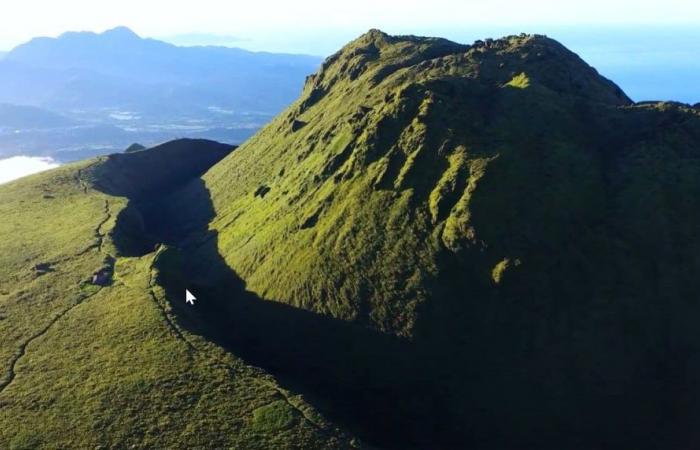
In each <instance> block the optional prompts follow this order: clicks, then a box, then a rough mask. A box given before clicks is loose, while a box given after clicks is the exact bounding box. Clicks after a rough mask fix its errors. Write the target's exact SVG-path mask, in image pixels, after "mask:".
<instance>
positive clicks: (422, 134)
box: [182, 31, 700, 448]
mask: <svg viewBox="0 0 700 450" xmlns="http://www.w3.org/2000/svg"><path fill="white" fill-rule="evenodd" d="M203 179H204V182H205V188H206V190H207V191H208V192H209V193H210V196H211V200H212V202H213V208H214V210H215V214H214V215H213V220H212V221H211V223H210V225H209V227H210V230H209V232H210V233H211V234H214V235H216V248H217V253H218V254H219V255H221V257H222V258H223V259H224V260H225V262H226V265H227V266H228V267H229V268H230V269H232V270H233V272H235V273H236V274H237V275H238V276H239V277H240V278H241V279H242V281H243V282H244V283H245V286H246V288H247V289H248V290H250V291H251V292H253V293H254V294H255V295H257V296H258V297H260V298H262V299H266V300H273V301H277V302H281V303H284V304H287V305H291V306H293V307H296V308H303V309H306V310H309V311H312V312H314V313H316V314H318V315H321V316H324V317H330V318H335V319H340V320H343V321H349V322H353V323H357V324H361V325H363V326H366V327H368V328H370V329H373V330H377V331H379V332H382V333H387V334H391V335H395V336H399V337H401V338H402V339H404V340H405V342H407V343H409V344H407V345H411V346H414V353H413V356H414V359H415V360H416V361H418V362H416V363H415V364H414V366H413V370H412V371H409V373H411V374H412V375H411V376H405V375H404V376H403V377H402V376H400V375H399V376H397V377H396V378H395V381H393V382H386V383H380V384H381V386H382V389H386V391H388V392H393V394H392V395H394V396H395V397H396V398H397V399H399V400H397V401H396V403H397V404H398V405H399V406H398V407H397V408H398V410H399V411H401V412H400V413H399V414H404V415H405V416H406V417H408V416H410V415H411V414H414V413H415V411H416V410H417V409H419V410H420V409H424V410H429V411H430V412H429V413H425V414H423V415H422V416H420V417H421V419H420V420H416V422H418V423H421V424H422V427H414V426H410V425H407V426H405V427H404V428H405V429H406V431H405V433H403V434H402V436H403V437H407V439H408V440H409V441H411V439H413V441H412V442H414V443H415V442H422V445H428V444H427V443H428V442H433V445H435V442H440V443H441V444H440V445H444V446H447V447H449V446H451V445H456V444H455V442H460V443H461V444H460V445H467V444H466V443H468V442H472V443H473V444H474V445H476V448H481V447H488V448H491V447H493V448H509V446H515V447H519V448H522V447H527V448H547V447H552V448H554V447H556V446H557V445H559V446H560V448H562V447H563V448H590V447H599V446H600V445H601V442H603V441H604V442H605V445H609V446H611V447H614V446H615V445H617V446H618V447H619V446H622V447H624V446H628V444H629V443H630V442H634V443H644V444H645V445H646V444H649V443H654V445H660V444H659V443H661V442H663V443H665V444H668V443H669V442H672V444H669V445H671V446H674V445H684V444H685V442H684V441H683V440H684V439H689V438H690V435H691V433H690V426H689V423H690V422H692V419H691V418H697V417H698V416H697V414H698V410H697V408H695V409H694V408H693V407H692V405H693V404H697V403H698V399H700V396H699V395H698V394H700V392H699V391H698V389H697V385H696V384H694V382H690V381H688V380H689V379H688V378H686V377H687V376H688V374H689V373H692V374H694V375H693V376H692V377H691V378H697V376H696V375H698V374H699V372H698V371H699V370H700V369H698V364H697V360H696V357H695V356H694V355H695V354H696V351H697V350H700V339H698V337H697V336H698V335H697V333H696V332H695V331H694V327H693V326H692V325H691V324H692V323H693V322H694V321H695V320H700V307H699V306H698V303H697V301H696V300H697V298H698V293H700V285H698V277H697V276H696V275H697V274H698V273H700V261H699V260H698V255H700V239H699V237H698V234H697V230H698V229H700V217H699V216H698V214H699V211H700V115H698V112H697V110H696V109H693V108H691V107H688V106H686V105H678V104H656V103H650V104H638V105H637V104H633V103H632V102H631V101H630V100H629V99H628V98H627V97H626V95H625V94H624V93H623V92H622V91H621V90H620V89H619V88H618V87H617V86H616V85H615V84H614V83H612V82H610V81H609V80H607V79H605V78H603V77H601V76H600V75H599V74H598V73H597V72H596V71H595V70H594V69H593V68H591V67H590V66H588V65H587V64H586V63H585V62H583V61H582V60H581V59H580V58H578V56H576V55H575V54H573V53H571V52H570V51H568V50H567V49H565V48H564V47H563V46H561V45H560V44H559V43H557V42H555V41H553V40H551V39H548V38H546V37H543V36H525V35H523V36H511V37H508V38H504V39H499V40H490V41H486V42H480V43H476V44H475V45H472V46H464V45H459V44H455V43H451V42H449V41H445V40H441V39H433V38H418V37H412V36H398V37H392V36H388V35H386V34H383V33H381V32H378V31H371V32H370V33H367V34H366V35H363V36H362V37H360V38H359V39H357V40H355V41H353V42H352V43H350V44H349V45H348V46H346V47H345V48H343V49H342V50H341V51H339V52H338V53H337V54H335V55H333V56H332V57H330V58H329V59H328V60H327V61H326V62H325V63H324V65H323V66H322V68H321V70H320V71H319V72H318V73H317V74H315V75H314V76H312V77H310V78H309V79H308V82H307V84H306V87H305V90H304V92H303V94H302V96H301V97H300V99H299V100H298V101H297V102H296V103H295V104H293V105H292V106H291V107H290V108H289V109H288V110H287V111H286V112H285V113H283V114H281V115H280V116H279V117H277V118H276V119H275V120H273V121H272V123H271V124H269V125H268V126H267V127H266V128H264V129H263V130H262V131H261V132H259V133H258V134H257V135H256V136H254V137H253V138H252V139H250V140H249V141H248V142H246V143H245V144H244V145H243V146H241V148H240V149H239V150H237V151H236V152H235V153H233V154H231V155H229V156H228V157H227V158H226V159H224V160H223V161H222V162H221V163H219V164H217V165H216V166H214V167H213V168H212V169H211V170H210V171H209V172H208V173H207V174H206V175H205V176H204V177H203ZM193 190H201V186H200V185H199V184H198V185H197V186H195V187H194V188H193ZM193 195H194V194H193ZM183 198H185V199H186V198H189V197H188V196H187V195H185V196H184V197H183ZM184 203H185V202H182V204H183V205H184ZM205 253H211V251H210V249H207V250H206V251H203V252H202V254H205ZM361 359H362V358H358V359H357V360H356V361H355V362H356V365H357V366H358V367H359V366H361V365H362V360H361ZM408 359H410V358H408ZM372 361H374V360H372ZM364 362H367V361H364ZM367 370H368V371H372V370H374V372H373V373H374V378H373V377H372V376H370V377H369V378H370V381H367V380H365V381H358V385H359V386H362V385H363V383H365V384H364V385H372V382H371V380H374V381H376V380H378V379H382V375H380V373H381V372H382V370H383V371H384V373H385V374H392V375H397V374H396V373H394V372H393V371H392V369H390V368H388V367H383V368H382V367H373V368H367ZM331 372H332V370H331ZM426 373H427V375H426ZM387 378H388V379H392V377H390V376H388V375H387ZM426 379H429V380H430V381H426ZM425 386H428V389H429V390H430V389H433V391H432V392H433V396H432V399H433V400H434V399H439V400H437V403H438V404H441V405H442V407H441V408H440V411H441V413H440V414H437V415H435V414H433V412H434V411H435V410H434V409H430V408H432V407H434V405H432V406H429V404H430V403H429V401H426V399H425V398H420V399H419V397H420V396H417V395H416V392H417V387H421V388H422V387H425ZM311 388H312V389H313V387H311ZM689 394H690V395H691V397H692V400H691V399H690V398H689V397H688V395H689ZM368 405H371V402H369V403H368ZM408 423H412V422H408ZM397 428H401V427H397ZM434 430H438V431H434ZM398 435H401V433H399V432H397V433H395V434H394V436H398ZM384 438H385V439H387V441H389V442H390V441H391V438H387V437H386V436H384ZM435 439H437V441H436V440H435ZM470 439H472V440H473V441H470ZM674 439H675V440H676V441H674ZM418 446H420V445H418ZM543 446H544V447H543Z"/></svg>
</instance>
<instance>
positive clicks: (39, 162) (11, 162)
mask: <svg viewBox="0 0 700 450" xmlns="http://www.w3.org/2000/svg"><path fill="white" fill-rule="evenodd" d="M58 166H59V164H58V163H57V162H56V161H54V160H53V159H51V158H35V157H29V156H13V157H12V158H7V159H0V184H2V183H7V182H8V181H12V180H16V179H17V178H21V177H24V176H27V175H31V174H33V173H38V172H43V171H44V170H48V169H53V168H54V167H58Z"/></svg>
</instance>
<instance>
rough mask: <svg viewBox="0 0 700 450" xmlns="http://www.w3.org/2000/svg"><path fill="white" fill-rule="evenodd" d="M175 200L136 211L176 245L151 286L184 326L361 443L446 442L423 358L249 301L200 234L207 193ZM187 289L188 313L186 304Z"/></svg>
mask: <svg viewBox="0 0 700 450" xmlns="http://www.w3.org/2000/svg"><path fill="white" fill-rule="evenodd" d="M181 195H182V196H184V198H185V199H186V201H185V202H183V197H180V198H179V199H178V202H177V204H178V208H177V209H173V208H172V206H171V205H168V204H167V202H165V203H154V204H152V205H150V207H148V208H147V209H144V210H143V211H144V215H143V217H144V223H145V224H146V227H147V228H148V230H149V233H150V234H151V235H157V236H156V237H160V238H162V239H161V241H162V242H166V243H169V244H170V245H177V248H170V249H168V250H166V251H165V252H164V253H163V254H161V256H160V257H159V259H158V269H159V271H160V276H159V278H158V282H159V284H161V285H162V286H164V288H165V289H166V293H167V296H168V299H169V301H170V303H171V305H172V307H173V311H174V312H175V314H176V315H177V319H178V322H179V324H180V325H181V326H183V327H184V328H186V329H188V330H190V331H191V332H194V333H197V334H200V335H202V336H204V337H206V338H207V339H208V340H211V341H214V342H216V343H217V344H219V345H221V346H222V347H224V348H226V349H228V350H229V351H231V353H233V354H234V355H236V356H238V357H241V358H243V359H244V360H245V361H246V362H247V363H249V364H252V365H255V366H258V367H261V368H263V369H265V370H266V371H268V372H269V373H271V374H273V375H275V376H276V378H277V379H278V380H279V382H280V383H281V384H282V385H283V386H284V387H285V388H288V389H290V390H291V391H294V392H297V393H301V394H303V395H304V396H305V398H306V399H307V400H308V401H310V402H311V403H312V404H313V405H314V406H315V407H316V408H317V409H319V411H321V412H322V413H323V414H324V415H325V416H326V417H328V418H329V419H330V420H332V421H333V422H335V423H337V424H339V425H341V426H343V427H344V428H345V429H347V430H349V431H350V432H352V433H353V434H354V435H356V436H358V437H360V438H361V439H362V440H365V441H366V442H368V443H371V444H373V445H379V446H381V447H384V448H402V449H405V448H432V447H434V446H435V445H437V444H438V443H440V440H441V439H445V438H446V437H447V436H448V434H449V433H445V430H442V429H441V428H442V427H443V423H444V418H443V417H441V416H440V410H441V405H442V404H444V399H443V398H441V394H439V393H437V392H436V391H435V389H434V386H435V383H434V380H433V379H432V378H431V374H434V373H435V370H433V368H432V367H430V359H429V358H426V357H423V358H421V357H419V356H418V355H417V352H418V351H417V349H416V348H415V346H413V345H412V344H411V343H410V342H408V341H406V340H402V339H398V338H395V337H393V336H389V335H385V334H382V333H378V332H375V331H372V330H370V329H367V328H365V327H363V326H359V325H356V324H352V323H348V322H345V321H342V320H338V319H334V318H331V317H328V316H324V315H319V314H315V313H312V312H309V311H306V310H302V309H299V308H294V307H291V306H288V305H286V304H283V303H280V302H276V301H270V300H265V299H262V298H260V297H258V296H257V295H255V294H254V293H251V292H249V291H247V290H246V288H245V283H244V282H243V280H241V279H240V277H238V276H237V275H236V274H235V273H234V272H233V271H232V270H231V269H230V268H229V267H228V265H227V264H226V263H225V261H224V259H223V258H222V257H221V255H219V253H218V245H217V240H218V236H217V233H216V232H212V231H208V230H207V224H208V222H209V219H210V218H211V217H213V215H214V210H213V208H212V206H211V201H210V199H209V193H208V190H207V189H206V187H205V186H204V183H203V182H202V181H201V180H195V181H194V182H192V183H191V184H190V185H189V186H188V187H187V189H186V190H185V191H184V192H183V193H182V194H181ZM195 200H196V201H195ZM184 204H186V205H187V210H185V211H183V210H182V209H181V207H182V206H183V205H184ZM175 211H177V213H178V214H177V215H175V216H173V214H172V213H173V212H175ZM186 288H187V289H189V290H190V291H192V292H193V293H194V294H195V295H196V296H197V298H198V301H197V303H196V305H195V306H189V305H186V304H185V302H184V290H185V289H186ZM439 446H440V447H443V448H444V447H445V446H453V445H450V444H448V443H447V442H445V441H443V442H442V444H441V445H439Z"/></svg>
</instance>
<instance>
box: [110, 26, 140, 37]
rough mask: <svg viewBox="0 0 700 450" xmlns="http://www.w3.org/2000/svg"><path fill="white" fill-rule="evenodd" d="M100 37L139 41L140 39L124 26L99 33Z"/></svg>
mask: <svg viewBox="0 0 700 450" xmlns="http://www.w3.org/2000/svg"><path fill="white" fill-rule="evenodd" d="M101 35H102V36H111V37H118V38H128V39H134V38H136V39H141V37H140V36H139V35H138V34H136V33H135V32H134V31H133V30H132V29H131V28H129V27H125V26H118V27H115V28H112V29H109V30H106V31H104V32H102V33H101Z"/></svg>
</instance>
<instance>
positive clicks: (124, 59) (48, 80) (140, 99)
mask: <svg viewBox="0 0 700 450" xmlns="http://www.w3.org/2000/svg"><path fill="white" fill-rule="evenodd" d="M319 63H320V58H317V57H313V56H304V55H287V54H273V53H256V52H249V51H246V50H241V49H235V48H226V47H177V46H175V45H171V44H168V43H165V42H161V41H157V40H154V39H142V38H141V37H139V36H138V35H137V34H135V33H134V32H133V31H131V30H129V29H128V28H125V27H119V28H115V29H112V30H108V31H106V32H104V33H101V34H95V33H91V32H69V33H64V34H63V35H61V36H59V37H58V38H45V37H42V38H35V39H32V40H31V41H29V42H27V43H26V44H23V45H20V46H18V47H16V48H15V49H14V50H12V51H11V52H9V53H8V54H7V55H6V56H5V57H4V58H3V59H2V61H0V102H6V103H17V104H30V105H35V106H45V107H50V108H53V109H57V110H61V109H64V108H86V107H87V108H92V107H123V108H131V109H137V110H140V111H153V110H154V109H161V110H162V109H168V110H169V111H170V112H171V113H172V112H175V111H179V110H188V109H191V108H195V109H196V108H207V107H210V106H212V105H229V106H231V105H233V106H235V109H236V110H246V111H256V112H264V113H271V114H275V113H277V112H279V110H281V109H282V108H283V107H284V106H286V105H287V104H288V103H290V102H291V101H292V100H293V99H294V98H296V96H297V95H298V94H299V92H300V89H301V87H302V85H303V82H304V79H305V77H306V75H308V74H309V73H312V72H314V71H315V70H316V68H317V66H318V65H319Z"/></svg>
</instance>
